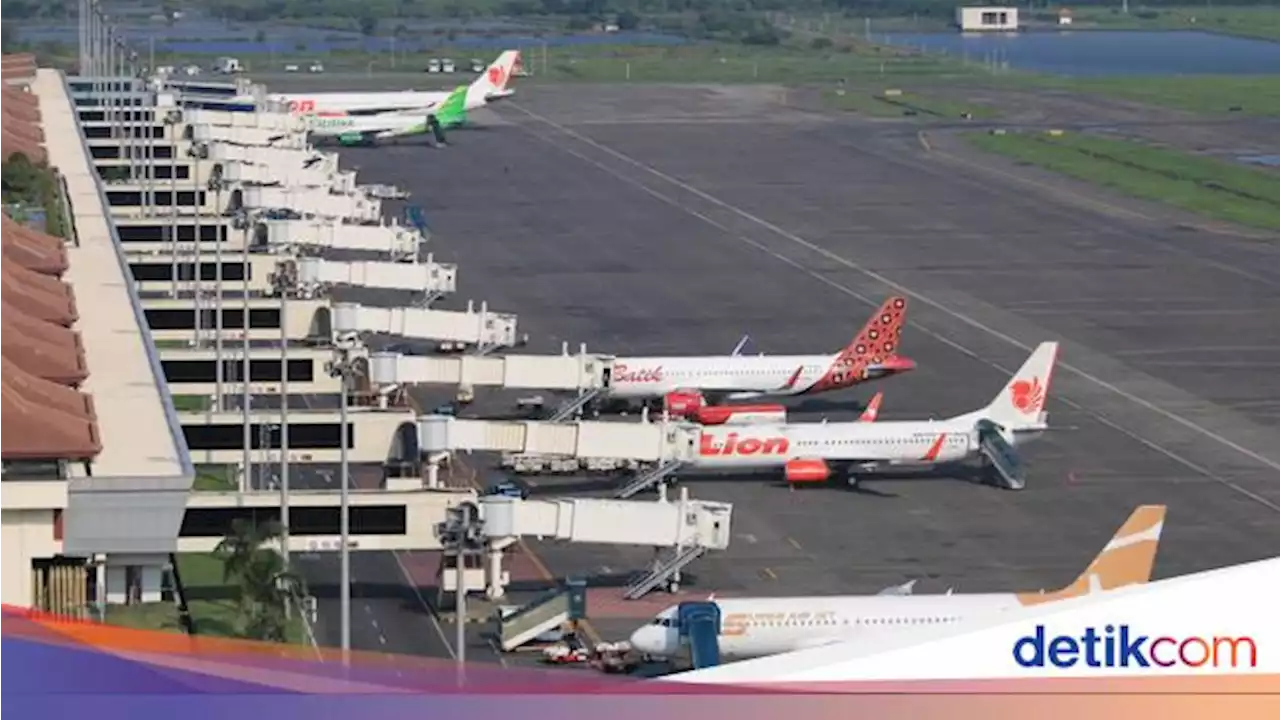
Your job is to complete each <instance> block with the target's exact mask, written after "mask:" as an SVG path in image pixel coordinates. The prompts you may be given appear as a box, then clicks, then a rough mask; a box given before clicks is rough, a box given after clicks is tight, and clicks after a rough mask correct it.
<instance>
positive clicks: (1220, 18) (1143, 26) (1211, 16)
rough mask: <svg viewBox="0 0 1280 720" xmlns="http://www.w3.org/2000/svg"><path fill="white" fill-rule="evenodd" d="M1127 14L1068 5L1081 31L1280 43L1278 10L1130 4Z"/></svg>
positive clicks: (1269, 8)
mask: <svg viewBox="0 0 1280 720" xmlns="http://www.w3.org/2000/svg"><path fill="white" fill-rule="evenodd" d="M1129 9H1130V12H1129V14H1127V15H1126V14H1124V13H1123V12H1121V11H1120V9H1119V8H1118V7H1076V6H1071V14H1072V18H1073V20H1074V21H1075V24H1076V26H1077V27H1080V28H1105V29H1111V30H1200V31H1202V32H1217V33H1223V34H1225V35H1239V36H1241V37H1253V38H1261V39H1265V40H1280V9H1278V8H1275V7H1263V6H1255V7H1213V6H1212V5H1209V4H1205V5H1201V6H1197V7H1152V8H1148V7H1143V6H1141V5H1131V6H1130V8H1129Z"/></svg>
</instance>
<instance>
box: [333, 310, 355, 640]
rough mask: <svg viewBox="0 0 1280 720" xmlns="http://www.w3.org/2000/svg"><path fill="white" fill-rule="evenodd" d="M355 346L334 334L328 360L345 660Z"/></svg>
mask: <svg viewBox="0 0 1280 720" xmlns="http://www.w3.org/2000/svg"><path fill="white" fill-rule="evenodd" d="M354 349H355V339H354V338H352V337H349V336H345V335H344V336H339V337H337V338H335V340H334V348H333V361H332V362H330V363H329V374H330V376H332V377H336V378H338V380H339V384H340V385H341V390H340V393H339V398H338V425H339V426H340V427H341V430H340V431H339V437H340V440H339V450H338V453H339V455H338V463H339V468H340V470H339V476H340V478H341V483H342V486H341V490H340V491H339V497H340V505H339V510H338V527H339V530H338V533H339V535H340V539H339V542H340V543H341V545H342V547H341V548H339V550H338V555H339V563H340V565H341V570H340V572H339V576H338V583H339V587H338V596H339V598H340V605H341V610H340V612H341V614H342V662H343V663H344V664H345V663H348V662H350V660H351V512H350V510H351V508H350V497H349V495H350V489H349V488H350V485H351V467H350V463H349V462H348V459H347V444H348V442H349V438H350V428H349V427H348V425H347V391H348V390H349V388H350V382H349V381H350V378H351V370H352V359H351V351H352V350H354Z"/></svg>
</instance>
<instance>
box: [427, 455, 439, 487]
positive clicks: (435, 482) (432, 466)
mask: <svg viewBox="0 0 1280 720" xmlns="http://www.w3.org/2000/svg"><path fill="white" fill-rule="evenodd" d="M427 489H428V490H438V489H440V461H439V460H437V459H432V458H427Z"/></svg>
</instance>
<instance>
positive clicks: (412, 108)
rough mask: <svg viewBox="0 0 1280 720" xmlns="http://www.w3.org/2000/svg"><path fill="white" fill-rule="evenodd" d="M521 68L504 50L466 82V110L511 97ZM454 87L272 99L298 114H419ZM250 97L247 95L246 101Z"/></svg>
mask: <svg viewBox="0 0 1280 720" xmlns="http://www.w3.org/2000/svg"><path fill="white" fill-rule="evenodd" d="M519 68H520V51H519V50H507V51H506V52H504V53H502V54H501V55H499V56H498V59H497V60H495V61H494V62H493V64H492V65H490V66H489V67H488V69H486V70H485V71H484V73H483V74H482V75H480V77H478V78H476V79H475V81H474V82H472V83H471V84H470V85H468V86H467V91H466V96H465V98H464V100H465V102H464V103H463V106H464V108H463V109H465V110H475V109H476V108H480V107H484V106H485V105H487V104H489V103H490V102H493V101H494V100H499V99H502V98H506V97H510V96H511V95H513V94H514V93H515V90H512V89H511V88H508V87H507V85H508V83H509V82H510V80H511V75H512V73H514V72H516V71H517V70H519ZM455 92H456V91H440V90H436V91H416V90H401V91H394V92H362V93H347V92H339V93H307V94H302V93H281V94H272V95H271V99H272V100H274V101H276V102H281V103H285V104H287V105H288V106H289V111H290V112H293V113H297V114H301V115H315V114H326V115H340V114H347V115H380V114H382V113H393V112H411V113H414V114H416V115H418V116H419V117H420V116H421V115H423V114H426V113H430V112H432V111H433V110H436V109H437V108H439V107H440V106H441V105H443V104H444V103H445V102H446V101H448V100H449V99H450V98H451V97H453V95H454V93H455ZM250 101H252V98H248V99H247V100H246V102H250Z"/></svg>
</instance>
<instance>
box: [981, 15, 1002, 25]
mask: <svg viewBox="0 0 1280 720" xmlns="http://www.w3.org/2000/svg"><path fill="white" fill-rule="evenodd" d="M982 24H983V25H1008V24H1009V13H1007V12H984V13H982Z"/></svg>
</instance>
